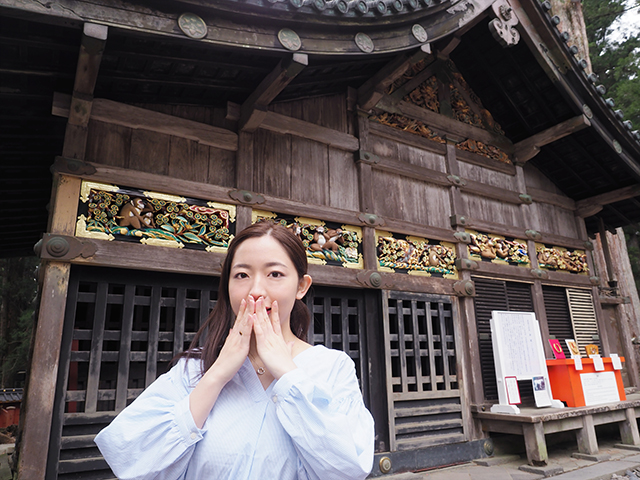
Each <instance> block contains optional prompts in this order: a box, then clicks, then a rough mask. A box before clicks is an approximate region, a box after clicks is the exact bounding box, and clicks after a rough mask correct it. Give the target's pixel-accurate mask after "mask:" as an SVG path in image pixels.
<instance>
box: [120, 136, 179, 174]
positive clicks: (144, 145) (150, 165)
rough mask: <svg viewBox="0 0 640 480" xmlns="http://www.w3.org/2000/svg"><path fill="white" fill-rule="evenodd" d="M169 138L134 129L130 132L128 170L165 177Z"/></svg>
mask: <svg viewBox="0 0 640 480" xmlns="http://www.w3.org/2000/svg"><path fill="white" fill-rule="evenodd" d="M170 142H171V136H170V135H165V134H163V133H156V132H150V131H148V130H140V129H136V130H134V131H133V132H131V156H130V157H129V168H131V169H132V170H140V171H143V172H149V173H155V174H158V175H167V173H168V170H169V146H170Z"/></svg>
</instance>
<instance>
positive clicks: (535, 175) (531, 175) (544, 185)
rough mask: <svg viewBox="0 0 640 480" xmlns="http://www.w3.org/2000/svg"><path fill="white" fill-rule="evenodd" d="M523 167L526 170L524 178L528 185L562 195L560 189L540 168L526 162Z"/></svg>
mask: <svg viewBox="0 0 640 480" xmlns="http://www.w3.org/2000/svg"><path fill="white" fill-rule="evenodd" d="M522 169H523V171H524V179H525V183H526V185H527V187H533V188H538V189H540V190H544V191H546V192H551V193H556V194H558V195H562V192H561V191H560V189H558V187H556V186H555V184H554V183H553V182H552V181H551V180H549V179H548V178H547V177H545V176H544V175H543V174H542V173H541V172H540V170H538V169H537V168H536V167H534V166H533V165H532V164H531V163H525V165H524V167H522Z"/></svg>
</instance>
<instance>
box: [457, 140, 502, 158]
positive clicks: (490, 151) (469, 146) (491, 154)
mask: <svg viewBox="0 0 640 480" xmlns="http://www.w3.org/2000/svg"><path fill="white" fill-rule="evenodd" d="M456 148H459V149H460V150H466V151H467V152H471V153H475V154H477V155H482V156H483V157H487V158H491V159H493V160H497V161H499V162H502V163H511V160H510V159H509V156H508V155H507V154H506V153H505V152H503V151H502V150H500V149H499V148H498V147H494V146H493V145H487V144H485V143H482V142H480V141H478V140H472V139H471V138H468V139H467V140H465V141H463V142H460V143H457V144H456Z"/></svg>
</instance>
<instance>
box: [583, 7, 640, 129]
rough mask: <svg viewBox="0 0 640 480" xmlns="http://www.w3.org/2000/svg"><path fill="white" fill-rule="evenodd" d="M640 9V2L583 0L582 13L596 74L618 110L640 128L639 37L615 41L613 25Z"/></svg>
mask: <svg viewBox="0 0 640 480" xmlns="http://www.w3.org/2000/svg"><path fill="white" fill-rule="evenodd" d="M631 8H640V0H584V2H583V4H582V9H583V13H584V19H585V24H586V27H587V37H588V39H589V54H590V57H591V64H592V66H593V71H594V72H595V73H596V74H597V75H598V76H599V77H600V81H601V82H602V84H603V85H604V86H605V87H606V88H607V92H608V93H607V96H609V97H611V98H613V100H614V101H615V104H616V109H618V108H619V109H621V110H622V111H623V112H624V114H625V119H627V120H631V122H632V123H633V126H634V129H639V128H640V35H639V34H638V32H637V31H635V32H633V34H628V33H627V34H624V35H623V36H622V38H620V39H613V38H612V33H613V31H614V30H613V28H612V24H613V23H614V22H615V20H617V19H618V18H619V17H620V16H621V15H622V14H623V13H624V12H625V11H627V10H629V9H631Z"/></svg>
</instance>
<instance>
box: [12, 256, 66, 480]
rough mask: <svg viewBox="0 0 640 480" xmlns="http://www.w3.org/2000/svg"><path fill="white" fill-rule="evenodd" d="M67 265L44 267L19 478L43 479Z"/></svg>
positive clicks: (64, 303) (62, 318)
mask: <svg viewBox="0 0 640 480" xmlns="http://www.w3.org/2000/svg"><path fill="white" fill-rule="evenodd" d="M70 267H71V266H70V265H69V264H68V263H59V262H49V263H47V264H45V266H44V269H45V270H44V275H43V278H44V281H43V283H42V287H41V295H40V308H39V315H38V323H37V325H36V330H35V337H34V346H33V355H32V359H31V366H30V379H31V381H29V384H28V388H27V390H26V396H25V399H24V402H23V409H24V417H23V418H24V424H23V426H22V427H23V428H22V440H21V444H20V460H19V465H18V471H19V475H20V478H44V476H45V470H46V466H47V455H44V454H43V452H47V451H48V445H49V436H50V432H51V422H52V418H53V406H54V396H55V391H56V381H57V377H58V361H59V358H60V345H61V342H62V328H63V324H64V312H65V307H66V303H67V288H68V285H69V273H70Z"/></svg>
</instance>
